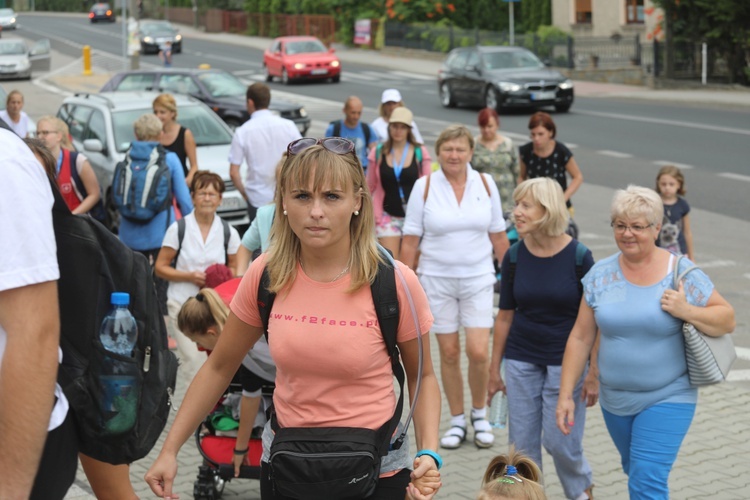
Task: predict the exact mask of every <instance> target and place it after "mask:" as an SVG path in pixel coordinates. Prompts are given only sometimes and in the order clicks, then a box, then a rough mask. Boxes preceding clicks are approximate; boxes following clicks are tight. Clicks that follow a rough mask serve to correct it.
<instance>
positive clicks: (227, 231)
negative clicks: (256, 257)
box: [216, 215, 232, 266]
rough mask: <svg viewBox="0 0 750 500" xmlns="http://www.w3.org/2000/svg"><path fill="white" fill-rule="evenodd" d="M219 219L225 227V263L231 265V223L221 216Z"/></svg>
mask: <svg viewBox="0 0 750 500" xmlns="http://www.w3.org/2000/svg"><path fill="white" fill-rule="evenodd" d="M216 217H219V216H218V215H217V216H216ZM219 220H220V221H221V225H222V227H223V228H224V265H225V266H228V265H229V237H230V236H231V235H232V233H231V232H230V231H229V223H228V222H227V221H225V220H224V219H222V218H221V217H219Z"/></svg>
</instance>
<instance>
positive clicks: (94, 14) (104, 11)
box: [89, 2, 116, 23]
mask: <svg viewBox="0 0 750 500" xmlns="http://www.w3.org/2000/svg"><path fill="white" fill-rule="evenodd" d="M115 18H116V15H115V10H114V9H113V8H112V6H111V5H109V4H108V3H104V2H97V3H95V4H94V5H92V6H91V8H90V9H89V20H90V21H91V22H92V23H96V22H99V21H109V22H110V23H113V22H115Z"/></svg>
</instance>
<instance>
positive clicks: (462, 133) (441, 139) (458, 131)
mask: <svg viewBox="0 0 750 500" xmlns="http://www.w3.org/2000/svg"><path fill="white" fill-rule="evenodd" d="M462 137H463V138H465V139H466V140H467V141H469V149H474V136H473V135H471V132H470V131H469V129H468V128H466V127H464V126H463V125H450V126H449V127H448V128H446V129H445V130H443V131H442V132H440V135H439V136H438V138H437V141H435V154H438V155H439V154H440V147H441V146H442V145H443V144H444V143H446V142H448V141H455V140H456V139H461V138H462Z"/></svg>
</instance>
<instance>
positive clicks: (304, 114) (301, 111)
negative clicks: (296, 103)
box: [299, 108, 307, 118]
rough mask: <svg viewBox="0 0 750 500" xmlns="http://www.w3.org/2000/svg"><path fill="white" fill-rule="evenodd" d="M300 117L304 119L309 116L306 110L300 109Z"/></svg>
mask: <svg viewBox="0 0 750 500" xmlns="http://www.w3.org/2000/svg"><path fill="white" fill-rule="evenodd" d="M299 115H300V116H301V117H302V118H304V117H306V116H307V111H306V110H305V108H299Z"/></svg>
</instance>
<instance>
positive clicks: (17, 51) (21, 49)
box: [0, 42, 26, 56]
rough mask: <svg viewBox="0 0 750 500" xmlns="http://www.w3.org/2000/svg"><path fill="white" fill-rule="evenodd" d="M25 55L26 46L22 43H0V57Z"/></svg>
mask: <svg viewBox="0 0 750 500" xmlns="http://www.w3.org/2000/svg"><path fill="white" fill-rule="evenodd" d="M25 53H26V46H25V45H24V44H23V42H3V43H0V55H3V56H11V55H12V56H17V55H22V54H25Z"/></svg>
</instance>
